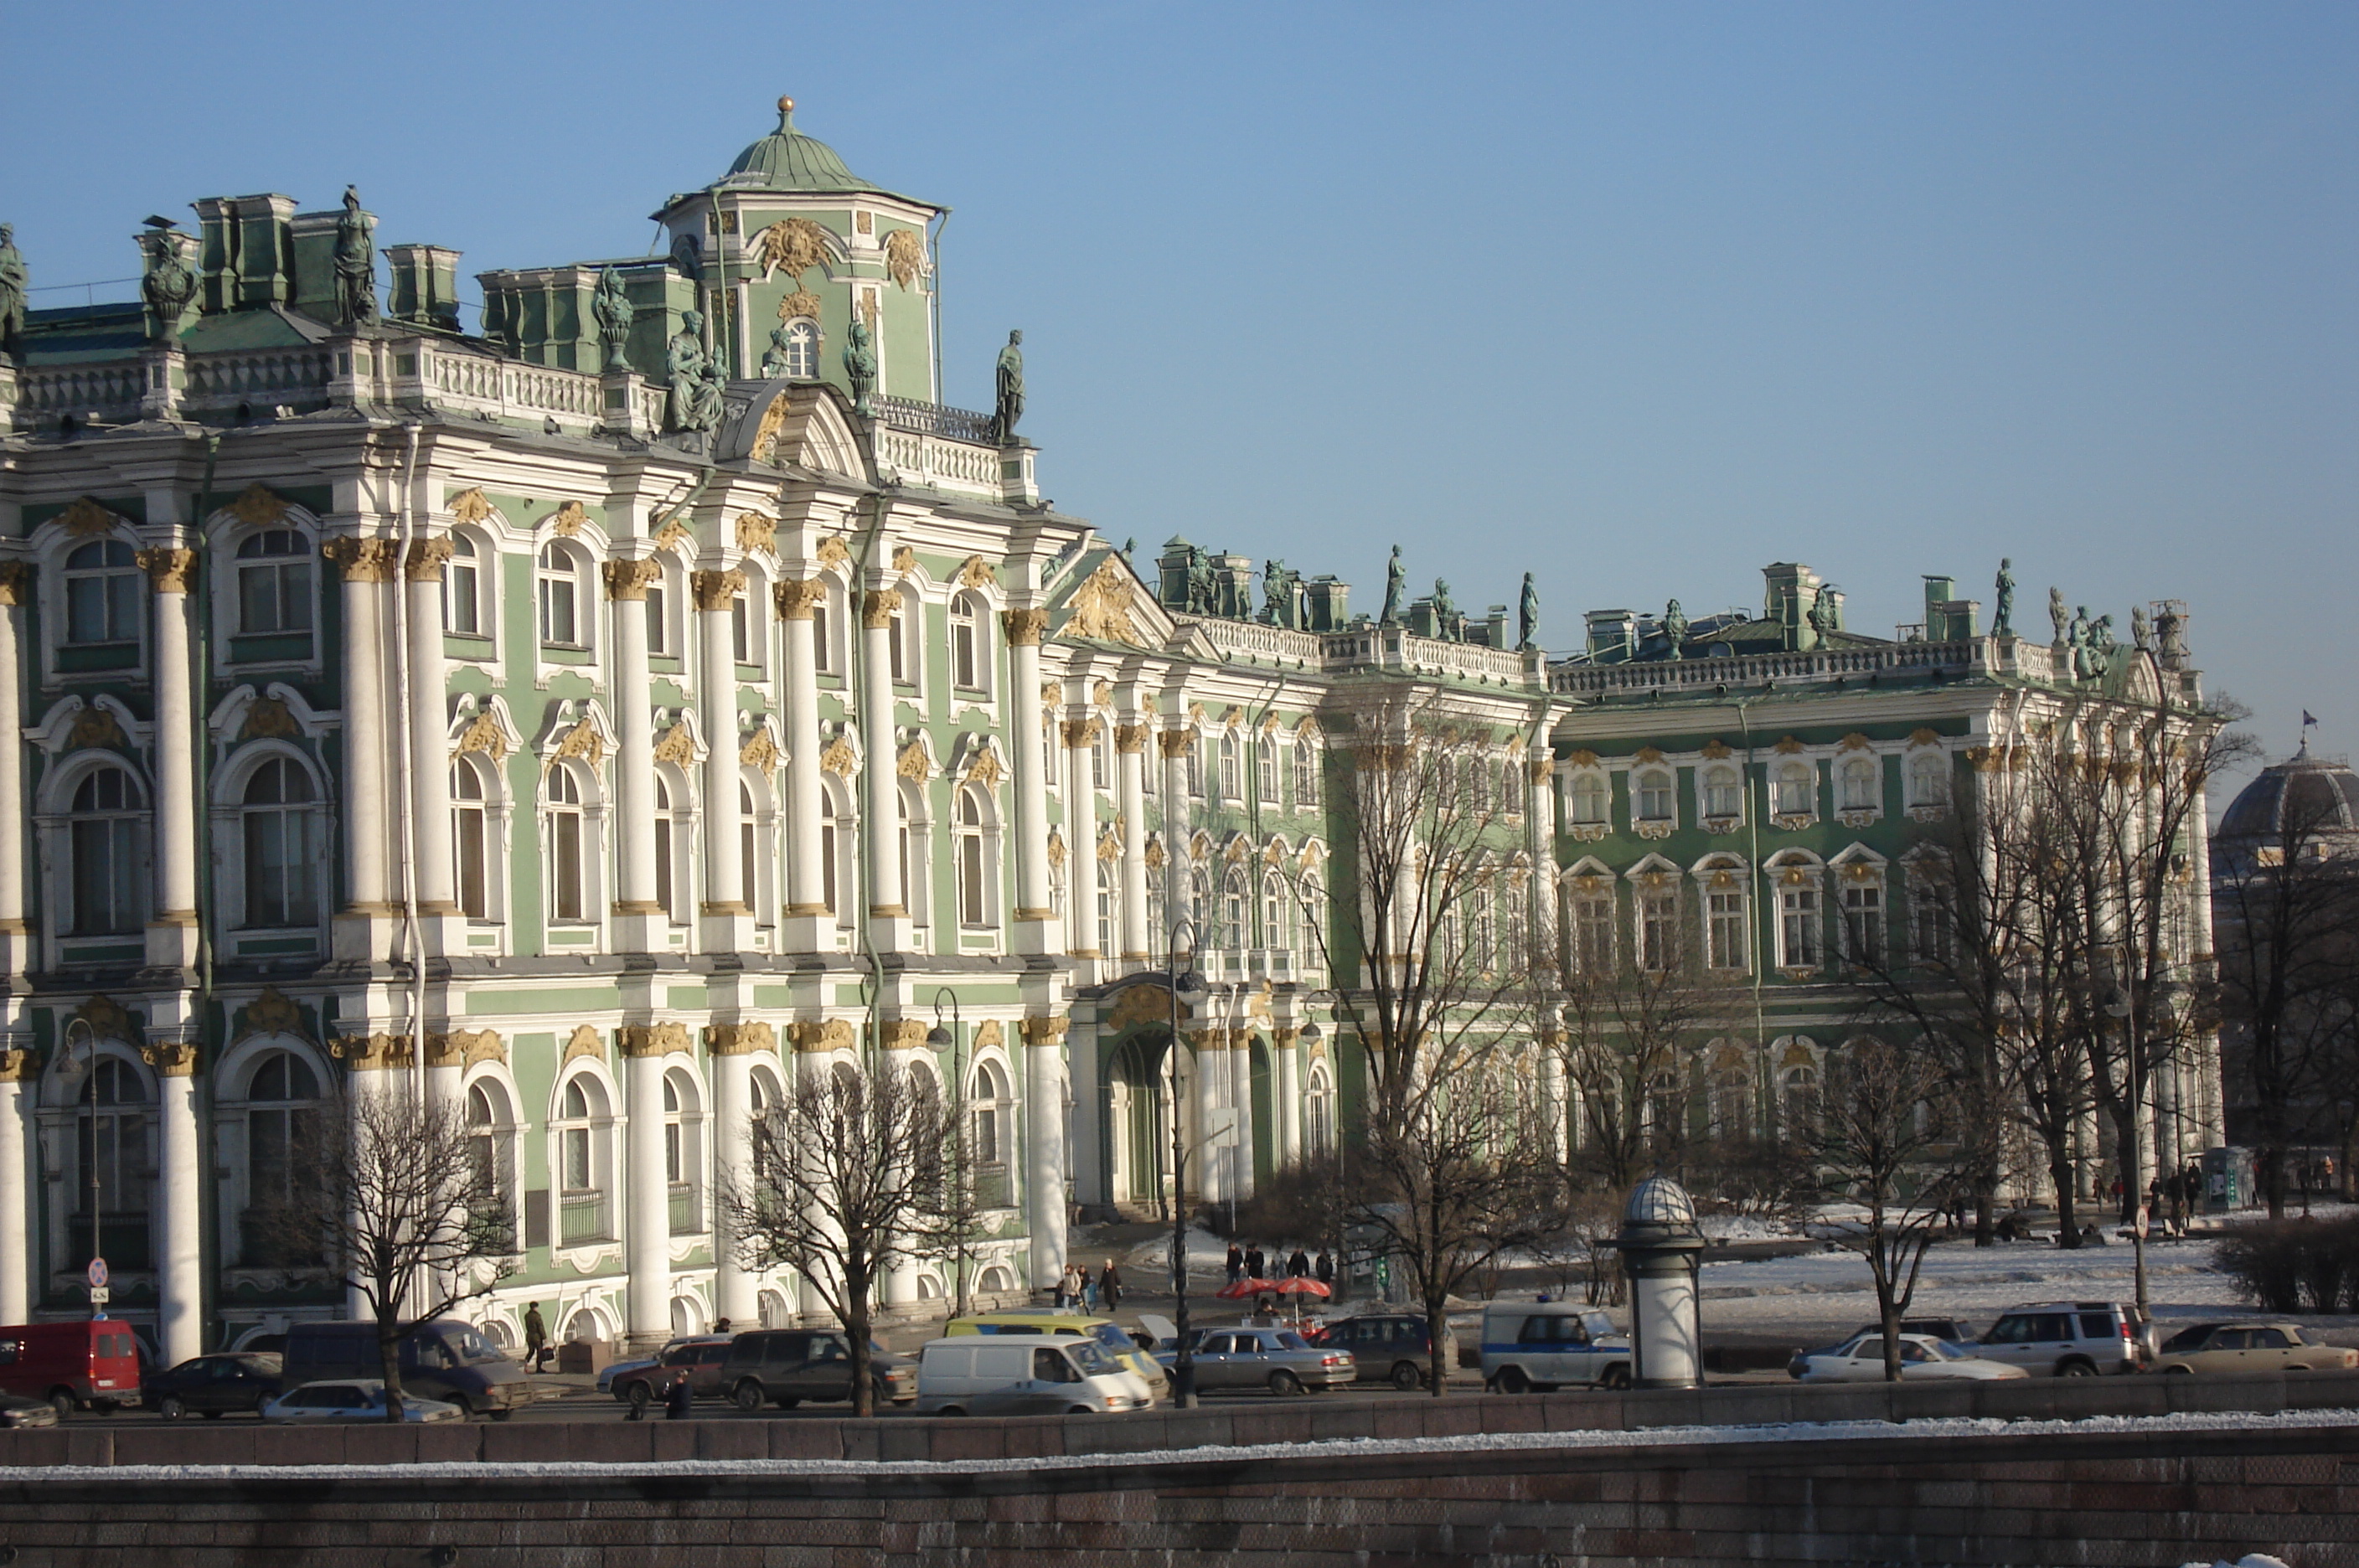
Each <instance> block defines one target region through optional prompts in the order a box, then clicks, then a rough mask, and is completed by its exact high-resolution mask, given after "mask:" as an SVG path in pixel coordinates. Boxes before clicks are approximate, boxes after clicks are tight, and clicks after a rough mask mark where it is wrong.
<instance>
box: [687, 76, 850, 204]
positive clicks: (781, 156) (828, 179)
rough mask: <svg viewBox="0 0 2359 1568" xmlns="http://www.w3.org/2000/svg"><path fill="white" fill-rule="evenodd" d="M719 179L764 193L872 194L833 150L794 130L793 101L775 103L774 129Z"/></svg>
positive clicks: (740, 157) (742, 153)
mask: <svg viewBox="0 0 2359 1568" xmlns="http://www.w3.org/2000/svg"><path fill="white" fill-rule="evenodd" d="M723 179H724V180H726V181H727V182H728V183H730V184H733V185H748V186H753V187H756V189H759V190H764V191H874V190H875V189H876V188H875V186H873V185H871V184H869V183H868V181H866V180H863V179H861V178H860V177H859V176H858V175H856V174H854V173H853V172H852V170H850V169H846V168H845V167H844V166H843V159H842V158H838V157H837V156H836V155H835V149H834V148H833V147H830V146H828V145H827V144H826V143H825V142H823V141H821V140H819V139H818V138H817V137H814V136H805V135H803V134H802V132H800V131H799V130H797V129H795V101H794V100H793V99H791V98H781V99H779V100H778V128H777V130H775V131H772V132H771V133H770V134H769V135H768V136H764V137H763V138H762V139H761V140H760V141H757V142H756V143H754V144H753V145H752V146H750V147H747V148H746V149H745V151H744V152H741V153H739V154H738V155H737V161H736V162H734V163H733V164H731V165H730V166H729V172H728V174H727V175H725V176H723Z"/></svg>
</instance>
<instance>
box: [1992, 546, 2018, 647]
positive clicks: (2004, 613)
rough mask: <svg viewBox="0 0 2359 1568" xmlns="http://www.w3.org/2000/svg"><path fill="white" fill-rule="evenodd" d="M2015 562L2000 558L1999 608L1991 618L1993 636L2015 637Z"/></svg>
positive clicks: (2004, 557) (2003, 557)
mask: <svg viewBox="0 0 2359 1568" xmlns="http://www.w3.org/2000/svg"><path fill="white" fill-rule="evenodd" d="M2014 565H2015V562H2014V561H2010V560H2008V559H2007V558H2006V556H2003V555H2002V556H2000V557H1999V558H1998V608H1997V610H1996V611H1995V613H1993V615H1992V616H1991V636H1993V637H2013V636H2014V635H2015V572H2013V571H2012V570H2011V569H2012V568H2013V567H2014Z"/></svg>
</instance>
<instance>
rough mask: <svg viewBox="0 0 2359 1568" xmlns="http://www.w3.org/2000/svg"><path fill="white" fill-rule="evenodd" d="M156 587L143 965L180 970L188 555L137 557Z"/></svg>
mask: <svg viewBox="0 0 2359 1568" xmlns="http://www.w3.org/2000/svg"><path fill="white" fill-rule="evenodd" d="M139 564H140V566H141V567H142V568H143V569H144V570H145V571H146V572H147V576H148V580H149V581H150V582H152V583H154V584H155V585H156V913H155V916H154V917H153V918H152V919H151V920H149V921H148V923H147V962H148V964H150V965H151V966H153V967H156V968H159V969H185V968H187V967H188V966H189V965H190V964H194V963H195V962H196V957H197V811H198V801H197V792H196V756H195V752H196V721H195V717H194V713H193V704H194V693H192V692H191V691H190V688H189V580H190V578H191V577H192V576H194V575H195V573H196V566H197V552H196V551H195V550H173V549H168V548H167V549H158V550H141V551H140V552H139Z"/></svg>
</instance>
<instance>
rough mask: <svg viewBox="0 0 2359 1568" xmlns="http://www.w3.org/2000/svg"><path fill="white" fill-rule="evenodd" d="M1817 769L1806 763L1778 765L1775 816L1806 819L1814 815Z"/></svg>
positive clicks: (1816, 793)
mask: <svg viewBox="0 0 2359 1568" xmlns="http://www.w3.org/2000/svg"><path fill="white" fill-rule="evenodd" d="M1818 792H1819V791H1818V769H1816V768H1812V767H1811V766H1810V764H1809V763H1807V762H1787V763H1780V764H1779V765H1778V768H1777V814H1778V815H1779V816H1781V817H1807V816H1812V815H1815V814H1816V809H1815V808H1816V803H1817V802H1816V797H1817V795H1818Z"/></svg>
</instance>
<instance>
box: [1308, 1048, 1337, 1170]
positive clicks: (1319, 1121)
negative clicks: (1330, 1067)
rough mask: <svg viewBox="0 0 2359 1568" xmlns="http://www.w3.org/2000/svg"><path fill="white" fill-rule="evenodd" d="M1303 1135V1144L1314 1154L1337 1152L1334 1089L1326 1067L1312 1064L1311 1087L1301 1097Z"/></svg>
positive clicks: (1320, 1064)
mask: <svg viewBox="0 0 2359 1568" xmlns="http://www.w3.org/2000/svg"><path fill="white" fill-rule="evenodd" d="M1302 1113H1303V1114H1302V1132H1303V1138H1304V1141H1305V1142H1307V1143H1308V1144H1309V1145H1310V1152H1311V1153H1313V1154H1327V1153H1332V1151H1333V1149H1334V1148H1335V1085H1334V1081H1333V1080H1332V1079H1331V1078H1329V1077H1328V1076H1327V1064H1326V1063H1325V1062H1313V1063H1311V1067H1310V1087H1309V1088H1308V1089H1307V1090H1305V1091H1304V1092H1303V1095H1302Z"/></svg>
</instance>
